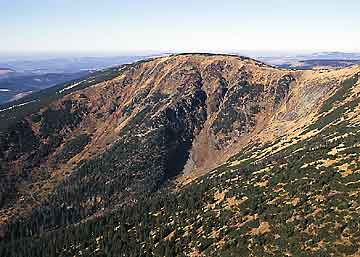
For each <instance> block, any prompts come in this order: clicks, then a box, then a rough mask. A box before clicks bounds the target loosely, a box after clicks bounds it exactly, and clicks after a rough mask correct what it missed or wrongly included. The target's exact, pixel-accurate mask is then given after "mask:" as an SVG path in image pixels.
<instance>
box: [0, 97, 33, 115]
mask: <svg viewBox="0 0 360 257" xmlns="http://www.w3.org/2000/svg"><path fill="white" fill-rule="evenodd" d="M36 101H38V100H32V101H29V102H26V103H22V104H17V105H13V106H10V107H8V108H5V109H2V110H0V112H5V111H8V110H11V109H14V108H17V107H21V106H24V105H27V104H30V103H33V102H36Z"/></svg>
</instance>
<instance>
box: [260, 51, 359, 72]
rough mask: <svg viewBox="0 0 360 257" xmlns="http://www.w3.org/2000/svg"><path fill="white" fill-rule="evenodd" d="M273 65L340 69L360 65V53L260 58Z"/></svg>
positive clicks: (323, 53) (290, 67) (321, 53)
mask: <svg viewBox="0 0 360 257" xmlns="http://www.w3.org/2000/svg"><path fill="white" fill-rule="evenodd" d="M258 59H259V60H262V61H264V62H266V63H269V64H271V65H275V66H277V67H280V68H289V69H304V70H307V69H338V68H345V67H348V66H351V65H357V64H359V63H360V54H359V53H342V52H320V53H313V54H303V55H289V56H269V57H259V58H258Z"/></svg>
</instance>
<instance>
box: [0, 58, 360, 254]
mask: <svg viewBox="0 0 360 257" xmlns="http://www.w3.org/2000/svg"><path fill="white" fill-rule="evenodd" d="M359 75H360V67H359V66H352V67H348V68H344V69H336V70H287V69H278V68H274V67H272V66H268V65H266V64H263V63H261V62H258V61H255V60H252V59H249V58H245V57H240V56H233V55H215V54H179V55H173V56H167V57H161V58H155V59H151V60H146V61H140V62H137V63H134V64H130V65H123V66H120V67H116V68H112V69H109V70H104V71H100V72H97V73H95V74H91V75H90V76H89V77H86V78H83V79H81V80H77V81H74V82H71V83H68V84H64V85H60V86H57V87H55V88H52V89H49V90H47V91H42V92H40V93H38V94H37V95H33V96H28V97H26V98H24V99H22V100H21V101H20V102H15V103H13V104H12V105H7V106H3V107H1V108H0V109H1V110H0V118H1V120H2V121H1V122H2V124H1V126H0V127H1V132H0V149H1V152H0V165H1V166H0V174H1V178H2V179H1V182H0V183H1V184H0V192H1V195H0V207H1V209H0V237H1V238H2V242H0V255H1V256H81V255H83V256H356V255H355V254H356V253H357V254H360V253H359V252H357V249H358V248H359V242H360V240H359V239H360V234H359V229H360V227H359V224H360V223H359V222H358V221H359V218H358V215H357V210H358V208H360V202H359V192H360V187H359V186H360V185H359V184H358V181H359V174H358V172H357V171H358V170H359V167H358V162H359V157H360V156H359V155H360V151H359V145H360V142H359V136H358V134H359V129H358V126H359V122H360V119H359V104H360V98H359V92H360V82H359V81H358V79H359Z"/></svg>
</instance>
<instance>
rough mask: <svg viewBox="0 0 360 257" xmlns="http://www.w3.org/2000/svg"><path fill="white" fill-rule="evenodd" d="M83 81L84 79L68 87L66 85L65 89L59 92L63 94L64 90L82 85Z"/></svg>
mask: <svg viewBox="0 0 360 257" xmlns="http://www.w3.org/2000/svg"><path fill="white" fill-rule="evenodd" d="M83 82H84V80H82V81H80V82H78V83H75V84H73V85H70V86H67V87H65V88H63V89H61V90H60V91H59V94H61V93H62V92H64V91H66V90H69V89H72V88H74V87H76V86H78V85H80V84H81V83H83Z"/></svg>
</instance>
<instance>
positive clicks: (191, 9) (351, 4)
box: [0, 0, 360, 53]
mask: <svg viewBox="0 0 360 257" xmlns="http://www.w3.org/2000/svg"><path fill="white" fill-rule="evenodd" d="M359 9H360V1H359V0H342V1H339V0H326V1H325V0H292V1H291V0H261V1H260V0H247V1H245V0H237V1H235V0H222V1H221V0H217V1H214V0H182V1H170V0H157V1H151V0H147V1H145V0H132V1H128V0H117V1H113V0H103V1H99V0H96V1H95V0H87V1H85V0H47V1H45V0H32V1H30V0H0V35H1V39H0V52H3V53H4V52H5V53H6V52H14V53H15V52H104V53H106V52H108V53H114V52H118V53H120V52H138V51H150V50H151V51H210V50H212V51H224V50H238V51H241V50H251V51H263V50H264V51H360V29H359V28H360V15H359Z"/></svg>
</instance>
